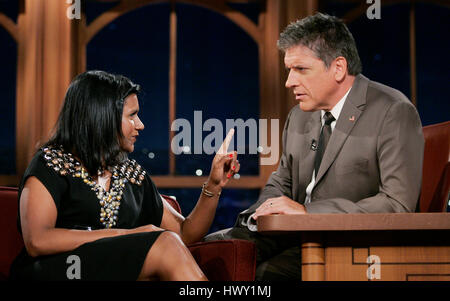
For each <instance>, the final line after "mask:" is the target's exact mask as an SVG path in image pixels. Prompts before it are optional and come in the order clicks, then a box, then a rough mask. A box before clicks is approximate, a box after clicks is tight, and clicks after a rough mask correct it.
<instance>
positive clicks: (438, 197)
mask: <svg viewBox="0 0 450 301" xmlns="http://www.w3.org/2000/svg"><path fill="white" fill-rule="evenodd" d="M423 135H424V138H425V150H424V157H423V172H422V191H421V194H420V200H419V207H420V210H419V211H420V212H442V211H446V207H447V203H448V199H449V192H450V162H449V160H450V121H447V122H443V123H438V124H433V125H429V126H425V127H423Z"/></svg>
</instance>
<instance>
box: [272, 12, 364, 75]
mask: <svg viewBox="0 0 450 301" xmlns="http://www.w3.org/2000/svg"><path fill="white" fill-rule="evenodd" d="M298 45H303V46H306V47H308V48H309V49H311V50H312V51H313V52H314V53H315V55H316V56H317V57H318V58H319V59H320V60H322V61H323V62H324V63H325V66H326V67H327V68H328V67H330V65H331V62H332V61H333V60H334V59H336V58H337V57H339V56H342V57H344V58H345V59H346V60H347V66H348V73H349V74H350V75H358V74H360V73H361V71H362V64H361V59H360V58H359V55H358V50H357V48H356V43H355V39H354V38H353V36H352V34H351V32H350V31H349V30H348V28H347V26H346V25H345V23H344V22H343V21H342V20H340V19H338V18H336V17H333V16H329V15H326V14H322V13H317V14H315V15H313V16H308V17H306V18H304V19H300V20H298V21H296V22H293V23H291V24H289V25H288V26H287V27H286V29H285V30H284V31H283V32H282V33H281V35H280V39H279V40H278V48H279V49H280V50H282V51H286V50H287V49H289V48H291V47H294V46H298Z"/></svg>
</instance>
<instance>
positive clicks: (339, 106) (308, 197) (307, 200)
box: [305, 88, 352, 204]
mask: <svg viewBox="0 0 450 301" xmlns="http://www.w3.org/2000/svg"><path fill="white" fill-rule="evenodd" d="M351 89H352V88H350V89H349V90H348V91H347V93H345V95H344V97H342V98H341V100H339V102H338V103H337V104H336V105H335V106H334V107H333V108H332V109H331V111H330V113H331V114H332V115H333V117H334V121H333V122H332V123H331V133H333V131H334V128H335V127H336V122H337V120H338V119H339V115H341V111H342V108H343V107H344V103H345V100H346V99H347V96H348V94H349V93H350V90H351ZM325 113H326V112H325V111H324V110H321V111H320V114H321V115H320V116H321V118H320V121H321V122H322V126H323V125H324V123H325V121H324V120H323V116H324V115H325ZM315 184H316V171H315V170H314V169H313V174H312V178H311V182H310V183H309V185H308V187H306V198H305V204H308V203H310V202H311V192H312V190H313V188H314V185H315Z"/></svg>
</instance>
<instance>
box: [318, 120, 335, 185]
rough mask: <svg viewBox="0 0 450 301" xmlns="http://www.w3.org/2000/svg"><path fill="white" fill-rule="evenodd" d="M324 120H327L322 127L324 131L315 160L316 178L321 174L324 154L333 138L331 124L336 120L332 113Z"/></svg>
mask: <svg viewBox="0 0 450 301" xmlns="http://www.w3.org/2000/svg"><path fill="white" fill-rule="evenodd" d="M323 119H324V120H325V124H324V125H323V126H322V130H321V131H320V138H319V145H318V147H317V151H316V152H317V153H316V158H315V160H314V170H315V171H316V177H317V173H318V172H319V167H320V163H321V162H322V157H323V154H324V153H325V149H326V148H327V144H328V141H329V140H330V137H331V123H332V122H333V121H334V120H335V119H334V117H333V115H332V114H331V113H330V112H326V113H325V115H324V116H323Z"/></svg>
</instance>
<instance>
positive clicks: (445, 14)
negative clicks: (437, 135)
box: [416, 3, 450, 125]
mask: <svg viewBox="0 0 450 301" xmlns="http://www.w3.org/2000/svg"><path fill="white" fill-rule="evenodd" d="M445 24H447V25H445ZM449 27H450V9H449V8H448V7H445V6H437V5H432V4H425V3H417V4H416V45H417V51H416V54H417V56H416V60H417V94H418V95H417V104H418V109H419V112H420V117H421V118H422V123H423V125H429V124H434V123H439V122H444V121H449V120H450V117H449V112H450V102H449V100H448V95H450V86H449V84H448V81H449V78H450V69H448V66H450V57H449V55H448V54H449V53H450V41H449V40H448V38H447V37H448V28H449Z"/></svg>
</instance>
